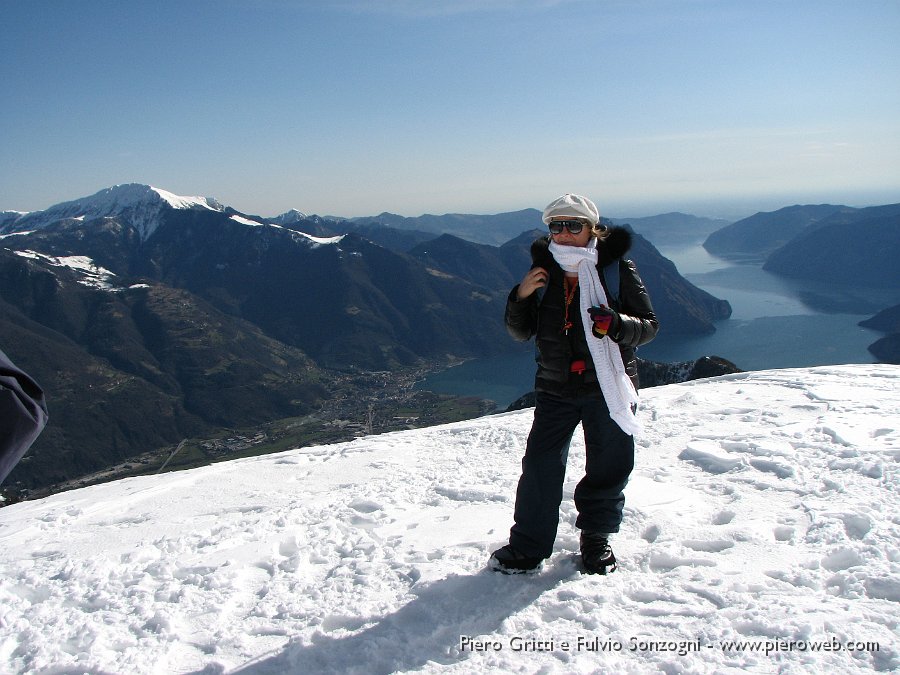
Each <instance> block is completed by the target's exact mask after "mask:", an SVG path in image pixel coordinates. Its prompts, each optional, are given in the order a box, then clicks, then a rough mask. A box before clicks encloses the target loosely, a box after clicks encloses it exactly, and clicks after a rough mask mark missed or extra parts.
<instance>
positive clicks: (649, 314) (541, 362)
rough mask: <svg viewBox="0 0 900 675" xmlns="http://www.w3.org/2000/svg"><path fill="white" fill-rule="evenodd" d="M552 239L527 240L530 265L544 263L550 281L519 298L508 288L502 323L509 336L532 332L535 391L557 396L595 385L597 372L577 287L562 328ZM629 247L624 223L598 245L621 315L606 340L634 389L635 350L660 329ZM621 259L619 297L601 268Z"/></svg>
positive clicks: (559, 285)
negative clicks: (575, 365)
mask: <svg viewBox="0 0 900 675" xmlns="http://www.w3.org/2000/svg"><path fill="white" fill-rule="evenodd" d="M549 246H550V238H549V237H542V238H540V239H538V240H536V241H535V242H534V243H533V244H532V245H531V260H532V268H534V267H543V268H544V269H545V270H547V272H548V273H549V280H548V282H547V284H546V286H545V287H544V290H543V293H539V292H535V293H532V294H531V295H530V296H529V297H527V298H525V299H523V300H518V299H517V292H518V290H519V287H518V285H517V286H516V287H515V288H513V289H512V291H511V292H510V294H509V297H508V298H507V301H506V316H505V320H506V328H507V330H508V331H509V334H510V335H512V337H513V338H515V339H516V340H519V341H525V340H528V339H530V338H531V337H532V336H534V337H535V341H536V343H537V356H536V359H537V364H538V368H537V374H536V376H535V383H534V388H535V391H544V392H549V393H553V394H557V395H560V396H581V395H584V394H586V393H588V392H591V391H594V390H596V389H597V386H598V385H597V374H596V372H595V371H594V364H593V360H592V359H591V354H590V351H589V349H588V345H587V340H588V339H592V340H593V339H598V338H595V337H594V336H591V337H590V338H587V337H586V336H585V334H584V327H583V326H584V322H585V321H590V317H587V316H580V314H581V309H580V302H579V297H578V292H576V295H575V298H574V299H573V300H572V303H571V305H570V307H569V321H571V322H572V324H573V325H572V327H571V328H570V329H569V330H568V332H566V331H564V330H563V324H564V323H565V316H566V310H565V304H566V301H565V286H564V281H563V277H564V274H563V270H562V268H561V267H560V266H559V265H558V264H557V262H556V261H555V260H554V259H553V255H552V254H551V253H550V249H549ZM630 248H631V233H630V232H629V231H628V230H626V229H625V228H621V227H613V228H612V229H611V230H610V232H609V234H608V235H607V236H606V237H605V238H604V239H603V240H601V241H600V242H598V244H597V252H598V261H597V271H598V275H599V277H600V281H601V283H602V284H603V286H604V290H605V291H606V295H607V297H608V298H609V302H610V307H611V308H612V309H614V310H615V311H616V312H617V313H618V315H619V322H618V326H616V329H615V331H611V332H610V333H609V334H608V335H607V336H606V337H605V338H603V339H604V340H607V339H612V340H613V341H615V342H616V343H618V345H619V349H620V350H621V352H622V361H623V362H624V364H625V370H626V372H627V373H628V375H629V377H631V380H632V382H633V383H634V386H635V389H637V387H638V377H637V362H636V360H635V355H634V350H635V348H636V347H639V346H640V345H643V344H646V343H648V342H650V340H652V339H653V338H654V337H656V333H657V331H658V330H659V323H658V322H657V320H656V315H655V314H654V312H653V305H652V304H651V303H650V296H649V295H647V290H646V289H645V288H644V284H643V282H642V281H641V278H640V276H639V275H638V272H637V268H636V267H635V265H634V263H633V262H632V261H631V260H627V259H625V258H623V256H624V255H625V254H626V253H627V252H628V250H629V249H630ZM616 259H619V297H618V301H616V300H613V298H612V297H611V295H610V292H609V289H608V288H606V280H605V279H604V278H603V268H604V267H606V266H607V265H608V264H610V263H611V262H612V261H613V260H616ZM579 360H581V361H584V362H585V364H586V366H587V369H586V370H585V371H584V373H582V374H580V375H579V374H577V373H573V372H571V369H570V366H571V364H572V362H573V361H579Z"/></svg>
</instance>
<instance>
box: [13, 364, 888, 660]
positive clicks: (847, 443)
mask: <svg viewBox="0 0 900 675" xmlns="http://www.w3.org/2000/svg"><path fill="white" fill-rule="evenodd" d="M638 414H639V415H640V416H641V417H642V419H643V422H644V427H645V433H644V435H643V437H641V438H640V439H639V442H638V451H637V463H636V468H635V471H634V474H633V476H632V480H631V482H630V484H629V485H628V487H627V488H626V507H625V520H624V522H623V524H622V530H621V532H620V533H618V534H617V535H615V537H614V539H613V545H614V548H615V551H616V555H617V556H618V558H619V560H620V569H619V571H617V572H616V573H615V574H612V575H609V576H607V577H596V576H586V575H584V574H582V573H581V572H579V570H578V565H577V551H578V531H577V530H576V529H575V527H574V523H575V517H576V512H575V509H574V505H573V502H572V495H573V491H574V488H575V485H576V484H577V482H578V480H579V479H580V478H581V475H582V473H583V467H584V442H583V440H582V439H581V438H580V437H579V436H578V435H576V437H575V438H574V439H573V442H572V446H571V450H570V453H569V457H568V463H569V467H568V474H567V479H566V483H565V486H564V490H563V503H562V506H561V513H560V515H561V524H560V530H559V536H558V539H557V542H556V548H555V552H554V554H553V556H552V557H551V558H550V559H549V560H547V561H546V563H545V565H544V569H543V570H542V571H541V572H540V573H539V574H535V575H529V576H520V577H507V576H503V575H499V574H497V573H493V572H490V571H488V570H487V569H486V562H487V559H488V556H489V555H490V552H491V551H492V550H493V549H494V548H496V547H498V546H500V545H501V544H503V543H505V542H506V539H507V536H508V531H509V526H510V525H511V523H512V517H513V504H514V496H515V489H516V482H517V480H518V476H519V471H520V466H521V464H520V460H521V456H522V452H523V450H524V447H525V442H526V438H527V435H528V431H529V428H530V425H531V421H532V417H533V410H531V409H526V410H522V411H516V412H511V413H504V414H499V415H491V416H487V417H482V418H479V419H474V420H469V421H465V422H459V423H456V424H448V425H444V426H438V427H431V428H426V429H418V430H413V431H404V432H397V433H389V434H382V435H379V436H370V437H364V438H359V439H356V440H354V441H352V442H347V443H339V444H335V445H328V446H313V447H304V448H298V449H295V450H290V451H287V452H282V453H278V454H273V455H267V456H263V457H256V458H249V459H240V460H235V461H231V462H224V463H221V464H215V465H212V466H209V467H204V468H199V469H194V470H191V471H183V472H179V473H173V474H164V475H155V476H145V477H139V478H130V479H126V480H121V481H118V482H115V483H109V484H105V485H97V486H94V487H88V488H84V489H79V490H73V491H70V492H66V493H61V494H57V495H54V496H51V497H48V498H45V499H41V500H36V501H32V502H22V503H19V504H14V505H12V506H9V507H6V508H3V509H0V570H2V574H0V671H2V672H8V673H31V672H115V673H126V672H127V673H135V674H141V673H162V672H181V673H183V672H206V673H225V672H228V673H244V674H255V675H262V674H268V673H288V672H292V673H391V672H416V673H460V674H462V673H482V672H517V673H538V672H541V673H595V672H603V673H633V674H637V673H676V672H678V673H743V672H753V673H770V672H780V673H812V672H814V673H871V672H873V671H880V672H897V671H898V670H900V642H898V636H897V602H898V601H900V530H898V520H897V496H898V490H900V478H898V473H897V462H898V460H900V367H898V366H889V365H878V364H869V365H850V366H829V367H817V368H808V369H789V370H771V371H760V372H751V373H741V374H737V375H728V376H724V377H719V378H712V379H707V380H696V381H693V382H688V383H683V384H673V385H667V386H662V387H656V388H653V389H648V390H644V391H642V392H641V404H640V410H639V413H638ZM84 450H85V452H88V451H90V448H85V449H84Z"/></svg>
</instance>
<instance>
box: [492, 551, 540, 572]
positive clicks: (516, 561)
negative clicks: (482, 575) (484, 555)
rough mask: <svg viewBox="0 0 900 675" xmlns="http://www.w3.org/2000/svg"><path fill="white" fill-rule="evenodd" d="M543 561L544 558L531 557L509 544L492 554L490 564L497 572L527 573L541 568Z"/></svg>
mask: <svg viewBox="0 0 900 675" xmlns="http://www.w3.org/2000/svg"><path fill="white" fill-rule="evenodd" d="M542 562H543V558H531V557H529V556H527V555H525V554H524V553H521V552H520V551H519V550H518V549H515V548H513V547H512V546H510V545H509V544H507V545H506V546H504V547H503V548H499V549H497V550H496V551H494V552H493V554H491V559H490V561H489V562H488V564H489V565H490V568H491V569H492V570H494V571H495V572H503V574H527V573H530V572H537V571H538V570H540V568H541V563H542Z"/></svg>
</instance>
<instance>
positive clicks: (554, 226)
mask: <svg viewBox="0 0 900 675" xmlns="http://www.w3.org/2000/svg"><path fill="white" fill-rule="evenodd" d="M547 227H549V228H550V234H559V233H560V232H562V231H563V228H564V227H565V228H566V229H567V230H568V231H569V232H571V233H572V234H579V233H580V232H581V230H583V229H584V223H583V222H582V221H580V220H551V221H550V222H549V223H547Z"/></svg>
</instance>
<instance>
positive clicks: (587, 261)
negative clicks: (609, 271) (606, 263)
mask: <svg viewBox="0 0 900 675" xmlns="http://www.w3.org/2000/svg"><path fill="white" fill-rule="evenodd" d="M550 253H552V254H553V259H554V260H556V262H557V263H559V266H560V267H562V268H563V270H565V271H566V272H577V273H578V285H579V286H580V287H581V291H580V293H579V295H580V297H581V324H582V326H584V334H585V337H586V338H587V344H588V349H589V350H590V352H591V357H592V358H593V360H594V369H595V370H596V372H597V381H598V382H600V391H601V392H603V398H605V399H606V405H607V406H608V407H609V414H610V417H612V419H613V420H614V421H615V423H616V424H618V425H619V427H621V429H622V431H624V432H625V433H626V434H629V435H631V436H634V435H636V434H637V433H639V432H640V431H641V425H640V423H639V422H638V421H637V418H635V415H634V406H636V405H637V402H638V395H637V391H635V389H634V383H632V381H631V378H630V377H628V373H626V372H625V364H624V363H623V362H622V353H621V352H620V351H619V345H617V344H616V343H615V342H613V341H612V340H611V339H608V338H607V339H605V340H600V339H598V338H597V337H596V336H595V335H594V334H593V332H592V331H591V326H592V323H591V320H590V318H589V317H588V313H587V310H588V308H589V307H599V306H600V305H607V306H608V305H609V302H608V300H607V298H606V291H605V290H604V289H603V284H601V283H600V276H599V275H598V274H597V238H596V237H592V238H591V241H590V242H589V243H588V245H587V246H585V247H584V248H582V247H580V246H560V245H559V244H557V243H556V242H553V241H551V242H550Z"/></svg>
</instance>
